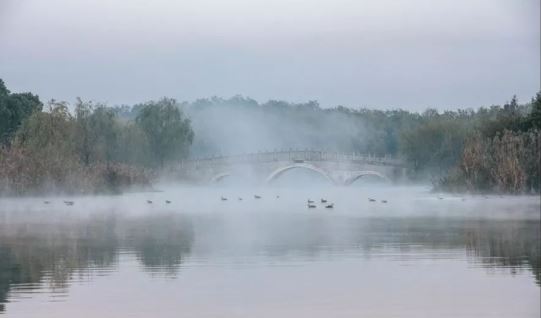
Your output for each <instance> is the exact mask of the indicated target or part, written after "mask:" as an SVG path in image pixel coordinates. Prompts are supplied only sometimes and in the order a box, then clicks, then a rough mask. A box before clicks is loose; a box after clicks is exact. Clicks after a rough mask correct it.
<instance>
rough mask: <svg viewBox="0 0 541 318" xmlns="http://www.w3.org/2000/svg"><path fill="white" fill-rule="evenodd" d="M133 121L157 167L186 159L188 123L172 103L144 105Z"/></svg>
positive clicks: (189, 137)
mask: <svg viewBox="0 0 541 318" xmlns="http://www.w3.org/2000/svg"><path fill="white" fill-rule="evenodd" d="M135 121H136V124H137V125H138V126H139V127H140V128H141V129H142V130H143V131H144V132H145V135H146V136H147V139H148V142H149V146H150V150H151V153H152V154H153V156H154V157H155V162H156V163H157V164H159V165H160V166H162V167H163V165H164V164H165V163H166V162H167V161H170V160H175V159H181V158H184V157H186V156H187V155H188V151H189V147H190V145H191V144H192V141H193V136H194V133H193V131H192V128H191V123H190V120H189V119H187V118H185V116H184V114H183V113H182V112H181V110H180V108H179V105H178V104H177V102H176V101H175V100H174V99H169V98H163V99H161V100H159V101H157V102H155V101H151V102H148V103H145V104H144V105H143V107H142V108H141V110H140V111H139V114H138V115H137V117H136V120H135Z"/></svg>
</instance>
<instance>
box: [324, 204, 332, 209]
mask: <svg viewBox="0 0 541 318" xmlns="http://www.w3.org/2000/svg"><path fill="white" fill-rule="evenodd" d="M325 208H326V209H332V208H334V203H331V204H327V205H326V206H325Z"/></svg>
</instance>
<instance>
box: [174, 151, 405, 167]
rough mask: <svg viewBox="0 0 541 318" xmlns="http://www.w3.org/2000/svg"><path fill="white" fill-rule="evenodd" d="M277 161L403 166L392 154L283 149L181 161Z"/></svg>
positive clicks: (194, 163) (197, 164)
mask: <svg viewBox="0 0 541 318" xmlns="http://www.w3.org/2000/svg"><path fill="white" fill-rule="evenodd" d="M275 161H329V162H338V163H341V162H349V163H371V164H379V165H392V166H402V165H403V163H402V161H401V160H399V159H396V158H393V157H391V156H383V157H378V156H375V155H372V154H356V153H349V154H346V153H338V152H326V151H316V150H282V151H272V152H258V153H251V154H240V155H232V156H213V157H208V158H197V159H191V160H186V161H183V162H181V163H180V166H181V168H184V169H194V168H195V169H199V168H202V167H208V166H219V165H230V164H239V163H265V162H275Z"/></svg>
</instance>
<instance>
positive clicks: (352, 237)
mask: <svg viewBox="0 0 541 318" xmlns="http://www.w3.org/2000/svg"><path fill="white" fill-rule="evenodd" d="M42 216H43V217H40V218H34V221H33V222H31V221H29V219H28V216H20V217H19V216H17V215H13V214H11V215H7V214H4V215H3V216H2V217H3V218H0V220H4V221H3V222H1V223H0V312H2V311H5V310H6V308H5V306H6V303H7V302H8V301H9V300H10V299H14V298H21V297H26V296H25V295H31V294H32V293H33V292H37V291H43V290H46V291H50V292H53V293H55V292H56V293H69V290H68V289H69V286H70V282H72V281H81V280H89V281H91V280H92V277H93V275H108V273H110V272H112V271H116V270H117V269H118V266H119V262H120V261H119V255H121V254H123V253H128V254H130V255H134V256H135V257H136V259H137V260H138V261H139V263H140V265H141V268H142V269H143V270H144V272H148V273H150V274H151V275H165V276H167V277H172V278H174V277H176V276H177V275H182V264H183V262H185V261H186V260H187V259H190V257H192V258H193V259H194V260H197V262H199V263H212V262H215V261H216V260H217V259H222V260H223V259H228V258H233V259H237V260H247V259H249V260H252V261H256V262H257V261H262V262H269V261H273V262H280V261H281V260H284V259H291V258H294V259H302V260H305V261H311V260H314V259H317V258H318V257H323V255H324V257H331V258H332V257H333V255H339V256H343V255H349V256H351V257H365V258H371V257H388V258H390V260H391V261H392V258H395V257H419V258H423V257H424V258H430V259H434V258H437V257H444V258H451V259H452V258H456V257H459V255H466V257H467V258H468V260H469V261H470V262H471V264H473V265H475V266H483V267H486V268H487V269H490V268H501V269H503V270H505V271H507V273H508V274H511V275H512V274H513V273H516V272H517V271H523V270H527V271H531V273H533V276H534V277H535V281H536V283H537V285H540V284H541V278H540V277H541V275H540V273H541V265H540V257H541V255H540V248H541V246H540V244H541V243H540V242H541V238H540V228H539V223H538V221H531V220H486V219H483V220H481V219H478V220H477V219H460V218H435V217H409V218H397V217H393V218H384V217H378V218H376V217H370V218H362V217H352V216H345V215H343V216H340V215H337V214H335V215H329V214H306V213H297V214H295V213H293V214H287V213H274V214H269V213H259V214H258V213H254V214H248V215H247V214H231V215H223V214H213V215H198V214H186V213H184V214H181V213H173V212H155V213H153V214H142V215H129V214H123V213H116V212H108V213H99V214H90V215H88V216H78V217H75V216H67V215H65V214H62V213H54V212H48V213H46V214H45V215H42ZM31 219H33V218H31ZM339 256H336V257H339Z"/></svg>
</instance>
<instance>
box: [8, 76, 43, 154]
mask: <svg viewBox="0 0 541 318" xmlns="http://www.w3.org/2000/svg"><path fill="white" fill-rule="evenodd" d="M42 108H43V104H42V103H41V101H40V100H39V97H38V96H37V95H33V94H31V93H16V94H12V93H10V91H9V90H8V89H7V88H6V86H5V84H4V81H2V80H1V79H0V144H5V143H9V142H10V140H11V139H12V138H13V136H14V135H15V132H16V131H17V129H18V128H19V126H20V125H21V124H22V122H23V121H24V120H25V119H26V118H28V117H29V116H30V115H31V114H32V113H33V112H36V111H41V109H42Z"/></svg>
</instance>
